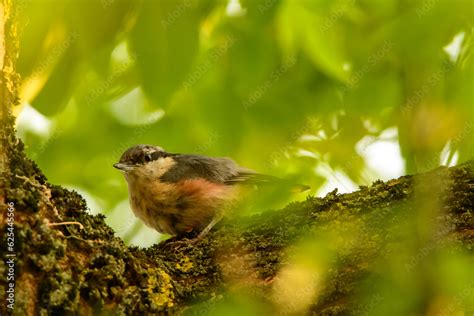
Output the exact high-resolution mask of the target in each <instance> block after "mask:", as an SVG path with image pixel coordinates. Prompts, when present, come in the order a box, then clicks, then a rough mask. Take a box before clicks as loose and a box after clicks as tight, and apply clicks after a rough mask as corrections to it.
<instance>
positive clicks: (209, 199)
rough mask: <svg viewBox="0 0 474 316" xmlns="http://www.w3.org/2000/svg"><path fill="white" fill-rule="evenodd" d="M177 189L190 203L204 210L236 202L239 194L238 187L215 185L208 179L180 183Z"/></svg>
mask: <svg viewBox="0 0 474 316" xmlns="http://www.w3.org/2000/svg"><path fill="white" fill-rule="evenodd" d="M176 189H177V190H178V191H179V192H180V194H179V195H180V196H181V197H183V198H184V199H185V200H186V201H187V202H188V203H193V204H194V205H195V206H200V207H203V208H213V207H222V206H223V203H224V204H226V202H231V201H233V200H235V199H236V198H237V194H238V192H237V187H236V186H232V185H225V184H219V183H213V182H210V181H208V180H206V179H189V180H184V181H180V182H178V183H177V184H176Z"/></svg>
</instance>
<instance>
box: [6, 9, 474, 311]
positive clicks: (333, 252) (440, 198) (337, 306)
mask: <svg viewBox="0 0 474 316" xmlns="http://www.w3.org/2000/svg"><path fill="white" fill-rule="evenodd" d="M9 8H10V1H8V0H3V2H2V5H1V7H0V16H1V17H2V20H1V21H2V22H1V24H2V28H1V29H0V32H2V35H3V36H2V40H1V43H0V62H1V66H2V74H1V113H0V115H1V120H2V130H1V143H2V148H1V151H0V155H1V158H0V164H1V165H0V167H1V173H2V183H1V188H0V189H1V192H0V193H1V194H0V203H1V204H0V207H1V210H2V222H1V224H0V231H1V232H2V236H4V237H3V238H2V244H1V245H0V249H1V251H2V254H3V257H4V260H3V261H2V262H1V263H0V274H1V276H2V277H1V278H0V292H1V293H2V301H1V303H0V304H1V307H0V310H1V311H2V312H3V313H7V312H13V313H14V314H17V315H35V314H40V315H46V314H78V315H79V314H80V315H95V314H98V313H99V311H100V312H102V313H103V314H108V313H109V312H113V313H114V314H115V313H116V314H123V313H124V314H127V315H129V314H130V315H131V314H147V313H160V312H162V313H166V312H183V311H187V312H190V313H193V312H197V313H208V312H210V311H213V310H214V311H215V310H216V309H218V308H220V307H219V306H221V305H220V304H221V303H222V302H223V301H225V300H226V299H227V298H228V297H230V296H232V295H238V294H239V293H246V295H247V296H250V295H251V298H252V299H254V300H255V302H258V304H263V305H264V309H265V310H267V311H269V312H279V313H301V312H308V313H315V314H346V313H349V312H350V311H354V310H355V311H361V312H367V310H368V309H369V308H372V305H367V304H365V303H362V301H361V300H359V298H360V293H359V290H360V289H361V287H360V285H361V284H363V283H364V282H365V283H367V282H371V281H373V280H374V279H375V278H376V275H377V273H376V272H375V271H376V268H377V267H379V264H380V262H388V261H390V260H391V258H394V256H395V257H396V256H399V255H401V254H400V253H399V252H398V250H399V249H400V248H402V246H404V245H403V242H404V241H406V240H407V238H411V237H413V234H415V235H416V234H417V232H418V230H415V229H413V227H412V226H413V225H416V224H417V223H424V225H426V227H425V228H424V230H423V231H424V234H422V235H417V236H416V240H418V241H417V242H418V244H417V245H415V246H414V249H415V250H413V252H409V253H408V254H407V255H405V256H402V255H401V256H402V258H404V259H406V261H405V263H404V264H403V265H402V266H403V267H404V268H405V270H406V273H418V272H419V271H420V270H422V268H423V264H424V262H425V260H426V258H428V257H429V256H430V253H431V252H433V251H436V249H438V248H441V247H443V248H449V249H468V250H472V246H473V236H474V234H473V233H474V229H473V228H474V222H473V216H472V210H473V204H474V189H473V188H474V178H473V163H472V162H471V163H465V164H463V165H460V166H457V167H453V168H449V169H448V168H438V169H436V170H434V171H432V172H430V173H427V174H421V175H416V176H406V177H401V178H399V179H396V180H391V181H388V182H386V183H384V182H382V181H377V182H376V183H374V184H373V185H372V186H371V187H363V188H361V189H360V190H359V191H357V192H354V193H350V194H337V192H332V193H330V194H328V195H327V196H326V197H325V198H316V197H308V199H307V200H306V201H305V202H298V203H292V204H290V205H288V206H287V207H286V208H284V209H282V210H279V211H272V212H265V213H262V214H260V215H254V216H250V217H247V218H241V219H232V220H229V221H227V222H225V223H223V224H221V225H218V226H217V227H216V228H215V229H214V230H213V231H212V232H211V233H210V234H209V235H208V236H207V237H206V238H205V239H204V240H203V241H201V242H199V243H198V244H196V245H188V246H184V247H181V248H179V249H173V248H171V247H162V246H160V245H155V246H153V247H150V248H148V249H139V248H136V247H127V246H126V245H125V244H124V243H123V241H122V240H120V239H119V238H117V237H114V232H113V231H112V229H111V228H109V227H108V226H107V225H106V224H105V223H104V217H103V216H101V215H98V216H92V215H89V214H88V213H87V212H86V203H85V201H84V200H83V199H82V197H81V196H79V195H78V194H77V193H76V192H73V191H68V190H66V189H63V188H61V187H59V186H56V185H53V184H50V183H48V182H47V180H46V178H45V177H44V175H43V174H42V173H41V171H40V170H39V169H38V167H37V166H36V164H35V163H34V162H33V161H31V160H29V159H28V158H27V157H26V156H25V154H24V151H23V145H22V143H21V141H20V140H18V139H16V137H15V134H14V128H13V126H14V124H13V122H14V120H13V118H12V117H11V115H10V108H11V107H12V106H13V105H14V103H15V102H16V101H15V100H16V99H17V98H16V96H17V92H16V88H17V85H18V76H17V75H16V74H15V72H14V67H13V65H14V58H15V56H16V52H17V43H16V31H15V27H14V25H13V24H11V18H9V17H11V15H12V13H11V12H10V10H9ZM13 222H14V224H12V225H11V223H13ZM437 232H441V233H437ZM12 235H13V236H14V242H13V243H11V244H9V243H8V241H7V236H12ZM433 236H434V237H433ZM409 240H412V239H409ZM10 241H11V240H10ZM10 246H11V247H10ZM407 247H408V246H407ZM11 276H13V277H11ZM374 282H375V281H374ZM12 289H13V290H12ZM12 293H13V294H12ZM249 293H250V294H249ZM377 300H378V297H377V296H374V297H372V303H373V302H377ZM364 304H365V305H364ZM373 304H375V303H373ZM10 307H12V308H13V309H12V308H10Z"/></svg>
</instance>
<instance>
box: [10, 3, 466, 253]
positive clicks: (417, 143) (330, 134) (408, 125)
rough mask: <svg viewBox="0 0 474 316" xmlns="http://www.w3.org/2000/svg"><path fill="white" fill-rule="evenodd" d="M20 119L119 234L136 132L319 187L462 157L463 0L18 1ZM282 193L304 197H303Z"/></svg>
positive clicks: (153, 237)
mask: <svg viewBox="0 0 474 316" xmlns="http://www.w3.org/2000/svg"><path fill="white" fill-rule="evenodd" d="M14 6H15V12H16V14H17V17H18V19H19V21H20V24H19V31H20V34H21V35H20V55H19V62H18V71H19V72H20V74H21V77H22V85H21V91H20V96H21V105H19V106H17V107H16V108H15V109H14V110H15V114H16V115H17V117H18V120H17V128H18V133H19V135H20V136H21V138H22V139H23V140H24V142H25V143H26V145H27V153H28V155H29V156H30V157H31V158H32V159H34V160H35V161H36V162H37V163H38V165H39V166H40V168H41V169H42V170H43V171H44V173H45V174H46V176H47V177H48V179H49V180H50V181H51V182H52V183H56V184H61V185H64V186H66V187H69V188H72V189H75V190H77V191H79V192H80V193H81V194H83V196H84V197H85V198H86V199H87V201H88V205H89V207H90V211H91V213H94V214H95V213H104V214H106V215H107V222H108V223H109V224H110V225H111V226H112V227H113V228H114V230H115V231H116V233H117V235H118V236H120V237H122V238H124V239H125V241H126V242H127V243H130V244H136V245H141V246H147V245H150V244H152V243H155V242H156V241H157V240H158V239H159V238H160V236H159V235H158V234H157V233H155V232H154V231H151V230H147V229H146V228H143V225H142V224H140V223H139V222H138V221H137V220H136V219H135V218H134V217H133V215H132V213H131V211H130V209H129V206H128V192H127V187H126V183H125V181H124V179H123V177H122V175H121V174H120V172H118V171H117V170H115V169H114V168H112V164H113V163H114V162H116V161H117V160H118V159H119V157H120V154H121V153H122V152H123V151H124V150H125V149H127V148H128V147H130V146H132V145H135V144H139V143H150V144H156V145H160V146H161V147H163V148H165V149H166V150H168V151H170V152H186V153H200V154H206V155H213V156H230V157H233V158H234V159H235V160H237V161H238V162H239V163H241V164H242V165H245V166H247V167H250V168H253V169H255V170H258V171H260V172H264V173H268V174H273V175H278V176H281V177H287V178H291V179H294V181H298V182H301V183H305V184H308V185H310V186H311V188H312V189H311V192H310V193H311V194H316V195H320V196H323V195H325V194H326V193H327V192H330V191H332V190H333V189H334V188H338V190H339V192H350V191H353V190H356V189H357V188H358V185H367V184H370V183H371V182H372V181H374V180H376V179H383V180H387V179H390V178H394V177H398V176H401V175H404V174H413V173H417V172H422V171H425V170H430V169H433V168H435V167H437V166H439V165H453V164H456V163H460V162H463V161H466V160H468V159H469V158H471V159H472V157H473V156H474V154H473V147H474V146H473V145H474V132H473V128H474V113H473V107H474V105H473V74H474V72H473V71H474V68H473V56H472V47H473V35H472V30H473V2H472V0H418V1H415V0H383V1H382V0H261V1H260V0H240V1H238V0H225V1H224V0H201V1H198V0H163V1H151V0H142V1H137V0H81V1H79V0H17V1H14ZM288 199H304V196H297V197H289V198H288Z"/></svg>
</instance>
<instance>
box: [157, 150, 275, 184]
mask: <svg viewBox="0 0 474 316" xmlns="http://www.w3.org/2000/svg"><path fill="white" fill-rule="evenodd" d="M173 158H174V159H175V161H176V164H175V165H173V166H172V167H171V168H170V170H168V171H167V172H165V173H164V174H163V175H162V176H161V180H162V181H164V182H173V183H174V182H178V181H181V180H186V179H196V178H204V179H207V180H209V181H211V182H214V183H223V184H229V185H231V184H237V183H263V182H269V181H271V180H274V179H277V178H275V177H272V176H267V175H263V174H259V173H257V172H255V171H253V170H251V169H247V168H243V167H240V166H239V165H237V163H236V162H235V161H233V160H232V159H230V158H214V157H206V156H201V155H183V154H176V155H174V156H173Z"/></svg>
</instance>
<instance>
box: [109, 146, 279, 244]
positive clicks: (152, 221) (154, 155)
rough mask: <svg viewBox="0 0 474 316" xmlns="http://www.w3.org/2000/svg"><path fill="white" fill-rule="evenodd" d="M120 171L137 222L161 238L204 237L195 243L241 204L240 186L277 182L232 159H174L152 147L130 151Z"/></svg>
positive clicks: (183, 156)
mask: <svg viewBox="0 0 474 316" xmlns="http://www.w3.org/2000/svg"><path fill="white" fill-rule="evenodd" d="M114 167H115V168H117V169H120V170H121V171H122V172H123V173H124V175H125V179H126V180H127V182H128V190H129V195H130V205H131V207H132V210H133V212H134V213H135V215H136V216H137V217H139V218H140V219H141V220H142V221H143V222H145V224H146V225H148V226H150V227H152V228H154V229H155V230H157V231H158V232H160V233H165V234H169V235H178V236H180V235H185V234H187V233H190V232H198V233H199V235H198V236H197V238H195V239H193V240H194V241H197V240H200V239H202V237H204V236H205V235H206V234H207V233H208V232H209V231H210V230H211V228H212V227H213V226H214V225H215V224H217V223H218V222H219V220H220V219H222V217H223V215H224V213H225V212H226V210H227V209H228V208H229V207H230V206H231V205H232V204H233V202H236V201H237V198H238V195H239V194H238V191H239V186H238V185H237V184H244V183H261V182H269V181H272V180H275V179H277V178H275V177H272V176H268V175H263V174H259V173H257V172H255V171H253V170H251V169H247V168H244V167H240V166H239V165H237V164H236V163H235V162H234V161H233V160H232V159H230V158H212V157H206V156H202V155H191V154H171V153H167V152H166V151H164V150H163V149H162V148H161V147H158V146H152V145H137V146H134V147H131V148H129V149H127V150H126V151H125V152H124V153H123V154H122V157H121V158H120V162H119V163H116V164H114Z"/></svg>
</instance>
